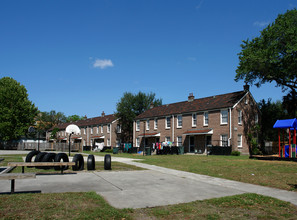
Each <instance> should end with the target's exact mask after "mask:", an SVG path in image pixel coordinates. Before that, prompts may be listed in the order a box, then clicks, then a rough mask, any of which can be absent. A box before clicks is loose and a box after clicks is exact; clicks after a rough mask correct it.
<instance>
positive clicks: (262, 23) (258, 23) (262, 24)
mask: <svg viewBox="0 0 297 220" xmlns="http://www.w3.org/2000/svg"><path fill="white" fill-rule="evenodd" d="M268 24H269V22H268V21H255V22H254V24H253V25H254V26H257V27H265V26H267V25H268Z"/></svg>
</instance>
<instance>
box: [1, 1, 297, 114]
mask: <svg viewBox="0 0 297 220" xmlns="http://www.w3.org/2000/svg"><path fill="white" fill-rule="evenodd" d="M296 7H297V0H249V1H244V0H229V1H222V0H184V1H181V0H179V1H177V0H86V1H82V0H81V1H76V0H38V1H37V0H36V1H32V0H26V1H24V0H19V1H16V0H1V1H0V77H1V78H2V77H4V76H9V77H12V78H14V79H16V80H17V81H18V82H20V83H21V84H23V85H24V86H25V87H26V88H27V90H28V94H29V99H30V100H31V101H32V102H33V103H34V104H35V105H36V106H37V107H38V108H39V109H40V110H41V111H50V110H56V111H60V112H63V113H65V115H67V116H68V115H73V114H78V115H82V116H84V115H87V117H95V116H98V115H100V114H101V112H102V111H105V113H106V114H112V113H114V112H115V110H116V103H117V102H118V101H119V100H120V98H121V97H122V95H123V93H124V92H126V91H127V92H132V93H137V92H138V91H142V92H147V93H148V92H154V93H156V97H157V98H162V99H163V103H164V104H165V103H173V102H180V101H184V100H186V99H187V96H188V95H189V93H191V92H192V93H194V96H195V98H202V97H207V96H212V95H218V94H224V93H229V92H234V91H239V90H242V88H243V81H240V82H235V81H234V77H235V74H236V73H235V70H236V68H237V66H238V63H239V60H238V55H237V54H238V53H239V52H240V50H241V48H240V44H241V42H242V40H246V39H248V38H249V39H252V38H254V37H256V36H258V35H259V34H260V31H261V30H262V29H263V28H265V27H266V26H267V25H268V24H269V23H272V22H273V21H274V20H275V18H276V17H277V15H278V14H282V13H285V12H286V11H287V10H288V9H293V8H296ZM251 92H252V94H253V96H254V98H255V99H256V101H259V100H261V99H266V100H267V99H268V98H272V100H273V101H276V100H281V98H282V96H283V95H284V94H283V93H282V91H281V89H280V88H275V85H274V84H267V85H264V86H262V87H260V88H256V87H255V86H252V87H251Z"/></svg>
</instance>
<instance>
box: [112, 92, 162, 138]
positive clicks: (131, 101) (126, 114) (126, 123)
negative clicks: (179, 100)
mask: <svg viewBox="0 0 297 220" xmlns="http://www.w3.org/2000/svg"><path fill="white" fill-rule="evenodd" d="M155 96H156V95H155V93H148V94H146V93H143V92H138V93H137V94H132V93H131V92H125V93H124V95H123V96H122V98H121V100H120V101H119V102H118V103H117V111H116V117H117V118H119V120H120V124H121V126H122V132H121V134H122V140H123V141H125V142H131V141H132V136H133V121H134V119H135V117H136V116H138V115H140V114H141V113H143V112H144V111H146V110H148V109H149V108H150V105H151V104H153V105H154V106H159V105H162V99H156V98H155Z"/></svg>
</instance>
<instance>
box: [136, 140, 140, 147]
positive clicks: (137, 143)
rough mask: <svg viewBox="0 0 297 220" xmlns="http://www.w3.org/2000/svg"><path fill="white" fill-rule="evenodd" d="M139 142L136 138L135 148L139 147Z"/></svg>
mask: <svg viewBox="0 0 297 220" xmlns="http://www.w3.org/2000/svg"><path fill="white" fill-rule="evenodd" d="M139 144H140V141H139V138H136V147H139Z"/></svg>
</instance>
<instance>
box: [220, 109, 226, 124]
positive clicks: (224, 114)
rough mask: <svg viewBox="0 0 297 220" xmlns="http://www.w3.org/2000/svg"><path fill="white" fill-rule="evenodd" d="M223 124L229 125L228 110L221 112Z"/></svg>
mask: <svg viewBox="0 0 297 220" xmlns="http://www.w3.org/2000/svg"><path fill="white" fill-rule="evenodd" d="M221 124H228V110H221Z"/></svg>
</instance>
